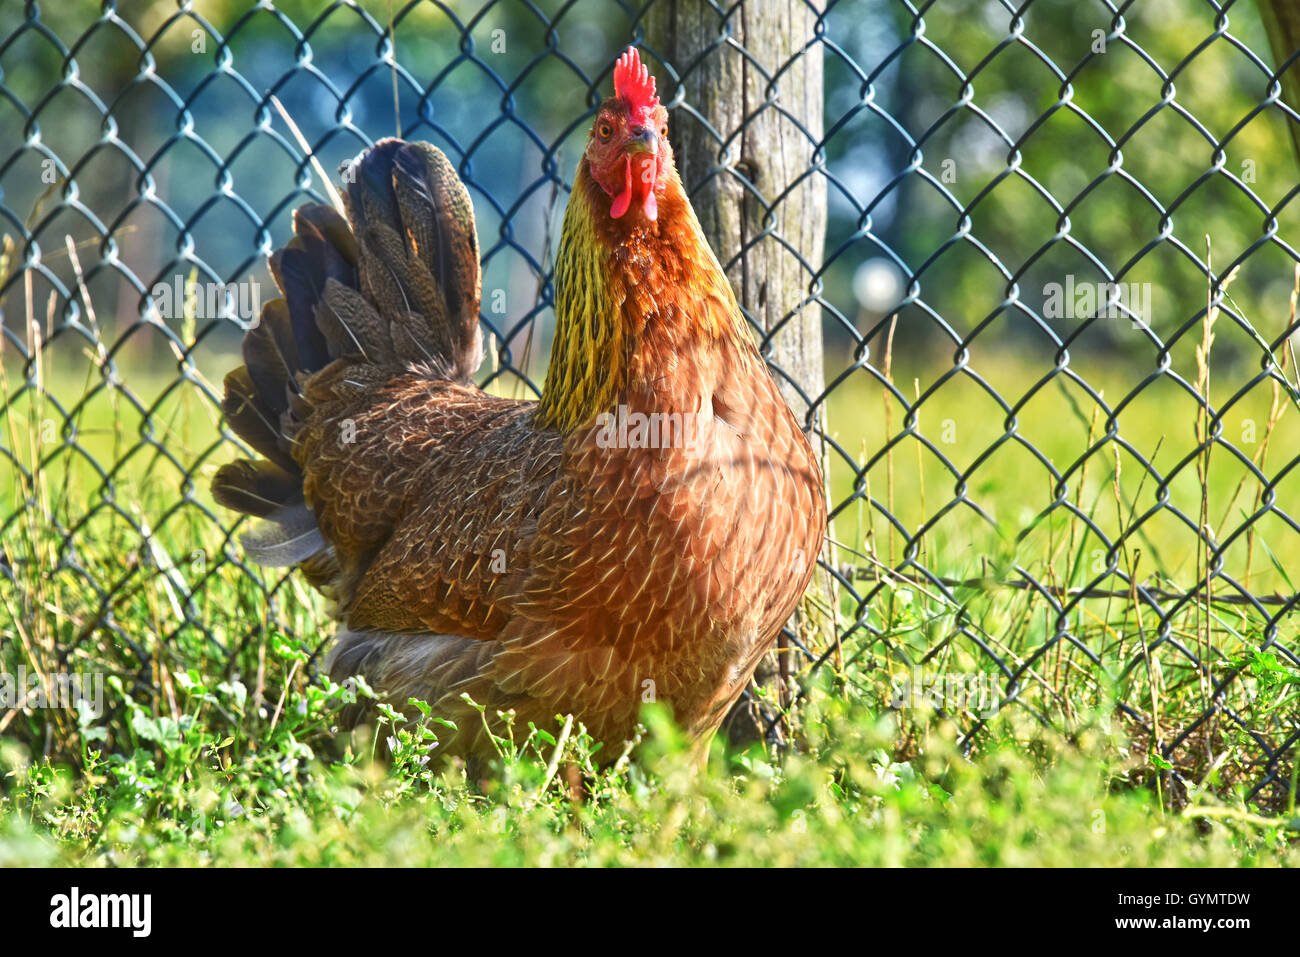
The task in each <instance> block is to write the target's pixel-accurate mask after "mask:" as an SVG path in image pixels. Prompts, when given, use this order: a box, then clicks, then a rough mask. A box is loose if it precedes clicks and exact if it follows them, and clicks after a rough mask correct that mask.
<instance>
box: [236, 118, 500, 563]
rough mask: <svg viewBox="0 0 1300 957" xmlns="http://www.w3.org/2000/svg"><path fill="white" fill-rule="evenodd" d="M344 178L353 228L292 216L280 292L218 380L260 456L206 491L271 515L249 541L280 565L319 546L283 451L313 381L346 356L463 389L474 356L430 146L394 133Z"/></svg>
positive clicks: (461, 245) (320, 209)
mask: <svg viewBox="0 0 1300 957" xmlns="http://www.w3.org/2000/svg"><path fill="white" fill-rule="evenodd" d="M345 178H346V179H347V180H348V182H349V186H348V191H347V207H348V217H349V219H350V220H351V223H350V224H349V222H347V221H345V220H344V219H343V217H342V216H340V215H339V214H338V212H336V211H335V210H334V209H332V208H331V207H329V206H324V205H319V204H313V205H308V206H303V207H302V208H301V209H299V210H298V211H297V212H296V213H295V214H294V219H293V226H294V237H293V239H291V240H290V241H289V242H288V244H286V245H285V247H284V248H283V249H280V250H277V251H276V252H275V253H274V254H273V255H272V256H271V260H270V266H271V273H272V275H273V276H274V277H275V282H276V285H278V286H279V287H280V291H281V292H282V293H283V298H280V299H274V300H272V301H270V302H268V303H267V304H266V305H265V307H264V308H263V309H262V314H261V319H260V321H259V323H258V325H257V326H255V327H254V328H253V329H251V330H249V332H248V333H247V334H246V335H245V337H244V343H243V356H244V365H243V366H242V367H240V368H238V369H235V370H233V371H232V372H231V373H230V374H229V375H228V376H227V377H226V383H225V385H226V397H225V401H224V403H223V410H224V411H225V413H226V419H227V421H228V422H229V424H230V427H231V429H232V430H233V431H234V432H235V433H236V434H237V435H239V436H240V437H241V438H242V439H244V441H245V442H247V443H248V445H249V446H251V447H252V448H253V449H254V450H255V451H256V452H258V453H259V454H260V455H262V456H264V457H265V458H266V461H257V462H249V461H240V462H233V463H231V464H229V465H226V466H224V467H222V468H221V469H220V470H219V471H218V472H217V475H216V478H215V479H214V480H213V483H212V488H213V495H214V496H215V498H216V499H217V501H218V502H219V503H221V504H222V505H225V506H227V507H229V508H232V509H235V510H236V511H240V512H244V513H245V514H248V515H254V516H257V517H258V518H262V519H266V520H268V521H267V523H266V524H263V525H262V526H259V527H258V528H257V529H256V530H255V531H254V532H253V533H252V534H251V536H250V537H249V540H248V542H247V543H246V544H248V545H250V546H251V547H250V554H251V555H253V557H254V558H258V557H259V556H260V557H262V558H265V559H268V560H273V561H274V562H276V563H283V562H285V561H287V560H289V559H292V561H294V562H301V561H307V560H309V559H312V558H313V557H315V556H322V555H324V553H325V552H326V551H328V549H327V546H325V544H324V543H323V540H320V539H319V536H315V537H313V536H312V535H311V534H310V531H311V530H310V529H308V528H306V527H305V524H304V518H303V513H304V512H305V513H306V514H307V516H308V517H310V512H309V511H308V510H307V509H306V508H305V507H304V506H303V505H302V501H303V495H302V471H301V469H300V468H299V466H298V464H297V462H296V461H295V460H294V457H293V438H292V437H293V436H294V435H296V434H297V432H298V427H299V426H300V425H301V423H302V421H303V420H304V419H305V417H306V416H308V415H310V414H311V409H310V404H309V402H308V400H307V399H306V398H305V395H306V392H307V390H306V384H307V381H308V380H309V379H310V378H311V377H312V375H314V374H315V373H317V372H319V371H320V370H322V369H324V368H325V367H326V366H328V365H330V364H331V363H333V362H335V361H337V360H344V361H345V362H347V363H355V364H366V365H371V366H378V367H379V368H381V369H385V370H391V374H392V375H399V374H402V373H404V372H408V371H412V370H419V371H421V372H423V373H424V374H427V375H429V376H431V377H433V378H439V379H453V380H456V381H459V382H468V381H469V380H470V379H471V377H472V376H473V374H474V373H475V372H476V371H477V369H478V366H479V364H480V362H481V361H482V351H483V350H482V337H481V334H480V332H479V316H478V309H479V294H480V285H481V275H480V270H479V250H478V236H477V233H476V231H475V227H474V210H473V206H472V205H471V203H470V199H469V194H468V192H466V190H465V187H464V185H463V184H462V183H461V181H460V179H459V178H458V177H457V176H456V171H455V169H454V167H452V165H451V163H449V162H448V161H447V158H446V157H445V156H443V155H442V153H441V152H440V151H438V150H437V149H435V148H434V147H432V146H429V145H428V144H425V143H405V142H402V141H401V140H391V139H390V140H382V141H380V142H379V143H378V144H376V145H375V146H374V147H373V148H372V149H370V150H368V151H367V152H366V153H365V154H364V155H363V156H362V157H361V159H360V160H358V161H357V162H356V163H354V164H352V165H351V166H350V167H348V168H347V176H346V177H345ZM313 545H316V546H318V549H317V551H315V552H311V551H308V549H309V548H310V547H312V546H313ZM318 564H321V565H322V567H327V566H328V565H329V559H328V556H325V557H324V558H323V559H322V561H321V562H318Z"/></svg>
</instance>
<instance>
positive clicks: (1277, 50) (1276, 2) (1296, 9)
mask: <svg viewBox="0 0 1300 957" xmlns="http://www.w3.org/2000/svg"><path fill="white" fill-rule="evenodd" d="M1259 13H1260V16H1261V17H1262V18H1263V20H1264V32H1266V33H1267V34H1268V43H1269V46H1271V47H1272V48H1273V65H1274V67H1275V68H1276V67H1281V66H1282V64H1283V63H1285V62H1286V60H1287V57H1289V56H1291V54H1293V53H1295V52H1296V51H1297V50H1300V0H1259ZM1281 79H1282V100H1283V101H1284V102H1285V103H1286V105H1287V106H1289V107H1291V109H1293V110H1295V111H1296V112H1300V60H1296V62H1294V63H1292V64H1291V66H1289V67H1288V68H1287V70H1286V72H1285V73H1283V74H1282V78H1281ZM1286 125H1287V129H1288V131H1289V132H1290V133H1291V145H1292V147H1293V148H1294V149H1295V154H1296V160H1297V162H1300V123H1296V122H1295V121H1293V120H1288V121H1287V124H1286Z"/></svg>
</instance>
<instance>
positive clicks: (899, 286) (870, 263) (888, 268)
mask: <svg viewBox="0 0 1300 957" xmlns="http://www.w3.org/2000/svg"><path fill="white" fill-rule="evenodd" d="M853 295H854V296H855V297H856V298H857V300H858V303H859V305H861V306H862V308H863V309H866V310H868V311H870V312H888V311H889V310H890V309H893V308H894V306H896V305H898V300H899V299H901V298H902V297H903V276H902V273H901V272H900V271H899V269H898V267H897V266H895V265H894V264H893V263H892V262H890V261H889V260H888V259H884V258H881V257H879V256H877V257H876V258H875V259H868V260H867V261H866V262H864V263H863V264H862V265H861V266H859V267H858V271H857V272H855V273H854V274H853Z"/></svg>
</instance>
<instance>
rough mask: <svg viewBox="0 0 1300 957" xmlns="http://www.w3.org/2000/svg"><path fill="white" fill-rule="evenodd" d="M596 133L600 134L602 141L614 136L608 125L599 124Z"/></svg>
mask: <svg viewBox="0 0 1300 957" xmlns="http://www.w3.org/2000/svg"><path fill="white" fill-rule="evenodd" d="M596 132H597V133H599V134H600V138H601V139H602V140H607V139H609V138H610V137H611V136H612V135H613V134H614V129H613V127H611V126H610V125H609V124H608V123H601V124H600V126H598V127H596Z"/></svg>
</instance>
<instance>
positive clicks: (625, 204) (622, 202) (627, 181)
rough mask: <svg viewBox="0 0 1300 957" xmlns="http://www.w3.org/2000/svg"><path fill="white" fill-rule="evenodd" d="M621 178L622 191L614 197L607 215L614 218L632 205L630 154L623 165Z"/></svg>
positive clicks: (618, 216)
mask: <svg viewBox="0 0 1300 957" xmlns="http://www.w3.org/2000/svg"><path fill="white" fill-rule="evenodd" d="M623 180H624V184H623V192H621V193H619V194H618V195H617V196H615V197H614V205H613V206H611V207H610V208H609V215H610V216H611V217H613V218H614V219H618V218H620V217H621V216H622V215H623V214H624V213H626V212H627V211H628V208H629V207H630V206H631V205H632V157H630V156H629V157H627V162H626V164H625V165H624V166H623Z"/></svg>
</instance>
